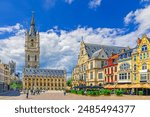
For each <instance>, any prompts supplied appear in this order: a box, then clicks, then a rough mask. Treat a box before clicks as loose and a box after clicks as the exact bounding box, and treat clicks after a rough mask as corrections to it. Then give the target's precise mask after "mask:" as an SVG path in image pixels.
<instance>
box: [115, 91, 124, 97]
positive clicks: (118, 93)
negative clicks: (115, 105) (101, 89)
mask: <svg viewBox="0 0 150 117" xmlns="http://www.w3.org/2000/svg"><path fill="white" fill-rule="evenodd" d="M115 94H116V95H117V96H122V95H123V91H122V90H119V89H117V90H116V91H115Z"/></svg>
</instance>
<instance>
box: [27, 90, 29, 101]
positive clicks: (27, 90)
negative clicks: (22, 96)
mask: <svg viewBox="0 0 150 117" xmlns="http://www.w3.org/2000/svg"><path fill="white" fill-rule="evenodd" d="M28 97H29V91H28V90H27V94H26V98H27V99H28Z"/></svg>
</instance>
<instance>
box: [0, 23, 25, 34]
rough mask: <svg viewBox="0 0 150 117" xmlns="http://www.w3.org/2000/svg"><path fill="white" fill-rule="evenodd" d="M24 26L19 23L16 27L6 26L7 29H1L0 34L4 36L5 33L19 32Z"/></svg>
mask: <svg viewBox="0 0 150 117" xmlns="http://www.w3.org/2000/svg"><path fill="white" fill-rule="evenodd" d="M21 27H22V26H21V25H20V24H19V23H17V24H16V25H14V26H5V27H0V34H3V33H6V32H8V33H10V32H15V31H18V30H19V29H20V28H21Z"/></svg>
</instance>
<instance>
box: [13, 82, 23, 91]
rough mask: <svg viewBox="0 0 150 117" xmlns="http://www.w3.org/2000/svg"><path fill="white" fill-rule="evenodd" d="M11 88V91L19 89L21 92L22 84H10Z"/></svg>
mask: <svg viewBox="0 0 150 117" xmlns="http://www.w3.org/2000/svg"><path fill="white" fill-rule="evenodd" d="M10 88H11V89H14V90H15V89H19V90H21V89H22V83H19V82H12V83H11V84H10Z"/></svg>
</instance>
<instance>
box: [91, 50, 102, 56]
mask: <svg viewBox="0 0 150 117" xmlns="http://www.w3.org/2000/svg"><path fill="white" fill-rule="evenodd" d="M101 51H102V49H100V50H97V51H96V52H94V53H93V54H92V57H98V56H99V55H100V53H101Z"/></svg>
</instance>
